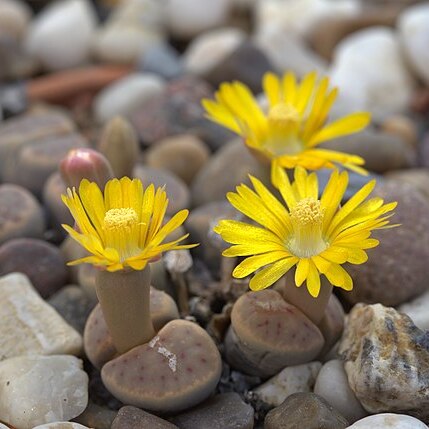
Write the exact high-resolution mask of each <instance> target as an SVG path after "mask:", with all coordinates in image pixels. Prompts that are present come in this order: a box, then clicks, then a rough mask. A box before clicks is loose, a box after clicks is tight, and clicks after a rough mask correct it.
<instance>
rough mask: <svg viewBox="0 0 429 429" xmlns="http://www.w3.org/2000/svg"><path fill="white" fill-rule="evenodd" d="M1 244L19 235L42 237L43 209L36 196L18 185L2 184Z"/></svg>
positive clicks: (43, 226) (0, 195)
mask: <svg viewBox="0 0 429 429" xmlns="http://www.w3.org/2000/svg"><path fill="white" fill-rule="evenodd" d="M0 226H1V227H0V244H3V243H5V242H6V241H8V240H11V239H13V238H19V237H34V238H42V236H43V232H44V231H45V228H46V222H45V216H44V213H43V209H42V207H41V206H40V204H39V202H38V201H37V200H36V198H34V196H33V195H32V194H31V193H30V192H29V191H27V190H26V189H24V188H22V187H21V186H17V185H10V184H4V185H0Z"/></svg>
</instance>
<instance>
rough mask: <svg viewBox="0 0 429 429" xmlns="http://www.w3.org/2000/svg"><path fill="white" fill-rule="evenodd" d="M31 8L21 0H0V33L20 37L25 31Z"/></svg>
mask: <svg viewBox="0 0 429 429" xmlns="http://www.w3.org/2000/svg"><path fill="white" fill-rule="evenodd" d="M30 19H31V10H30V8H29V7H28V5H27V4H25V3H24V2H23V1H21V0H0V34H1V35H5V34H6V35H8V36H10V37H14V38H16V39H20V38H21V37H22V36H23V35H24V34H25V32H26V31H27V27H28V24H29V22H30Z"/></svg>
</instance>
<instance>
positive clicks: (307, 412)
mask: <svg viewBox="0 0 429 429" xmlns="http://www.w3.org/2000/svg"><path fill="white" fill-rule="evenodd" d="M347 426H348V422H347V420H346V419H345V418H344V417H343V416H342V415H341V414H340V413H339V412H338V411H336V410H335V409H334V408H333V407H332V406H331V405H329V404H328V403H327V402H326V401H325V400H324V399H323V398H322V397H320V396H318V395H316V394H314V393H294V394H293V395H291V396H289V397H288V398H286V400H285V401H284V402H283V403H282V404H281V405H279V406H278V407H276V408H274V409H273V410H271V411H270V412H269V413H268V414H267V416H266V417H265V425H264V429H297V428H305V429H345V428H347Z"/></svg>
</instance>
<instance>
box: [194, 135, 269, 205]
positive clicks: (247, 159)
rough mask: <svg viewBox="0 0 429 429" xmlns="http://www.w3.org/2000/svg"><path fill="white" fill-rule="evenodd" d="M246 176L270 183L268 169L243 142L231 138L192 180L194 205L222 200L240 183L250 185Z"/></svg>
mask: <svg viewBox="0 0 429 429" xmlns="http://www.w3.org/2000/svg"><path fill="white" fill-rule="evenodd" d="M225 171H227V172H228V174H225ZM249 174H251V175H253V176H256V177H257V178H258V179H260V180H262V181H263V182H264V183H265V182H266V183H269V177H270V176H269V174H270V173H269V167H268V166H264V165H262V164H260V163H259V162H258V161H257V160H256V158H255V157H254V156H253V155H251V153H250V152H249V150H248V149H247V147H246V146H245V144H244V143H243V141H241V140H238V139H234V140H233V141H231V142H229V143H227V144H226V145H224V146H223V147H222V148H220V149H219V150H218V151H217V152H216V153H215V154H214V155H213V156H212V157H211V158H210V160H209V161H208V162H207V164H206V165H205V166H204V168H203V169H201V170H200V172H199V173H198V174H197V176H196V177H195V179H194V181H193V182H192V187H191V192H192V202H193V205H194V206H200V205H203V204H206V203H210V202H212V201H222V200H225V195H226V193H227V192H230V191H235V188H236V186H238V185H240V184H241V183H245V184H249V183H250V179H249ZM265 179H266V180H265Z"/></svg>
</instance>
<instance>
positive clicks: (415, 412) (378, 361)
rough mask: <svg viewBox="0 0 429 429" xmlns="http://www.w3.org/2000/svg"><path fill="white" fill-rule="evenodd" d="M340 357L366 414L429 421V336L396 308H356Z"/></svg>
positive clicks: (343, 339)
mask: <svg viewBox="0 0 429 429" xmlns="http://www.w3.org/2000/svg"><path fill="white" fill-rule="evenodd" d="M339 353H340V355H341V356H342V358H343V359H344V360H345V366H344V367H345V370H346V373H347V377H348V380H349V384H350V387H351V389H352V390H353V392H354V393H355V395H356V397H357V398H358V399H359V401H360V402H361V404H362V405H363V407H364V408H365V409H366V410H367V411H369V412H370V413H380V412H399V413H401V412H402V413H405V414H410V415H412V416H414V417H417V418H419V419H421V420H422V421H424V422H429V396H428V394H427V392H428V391H429V332H427V331H421V330H420V329H419V328H417V327H416V326H415V325H414V324H413V323H412V321H411V319H410V318H409V317H408V316H406V315H404V314H401V313H398V312H397V311H396V310H394V309H393V308H388V307H383V306H382V305H381V304H375V305H365V304H357V305H356V306H355V307H354V308H353V309H352V311H351V312H350V314H349V318H348V321H347V323H346V326H345V330H344V334H343V337H342V339H341V343H340V347H339Z"/></svg>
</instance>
